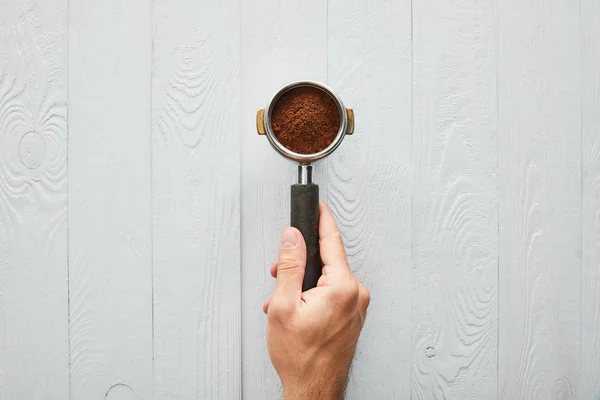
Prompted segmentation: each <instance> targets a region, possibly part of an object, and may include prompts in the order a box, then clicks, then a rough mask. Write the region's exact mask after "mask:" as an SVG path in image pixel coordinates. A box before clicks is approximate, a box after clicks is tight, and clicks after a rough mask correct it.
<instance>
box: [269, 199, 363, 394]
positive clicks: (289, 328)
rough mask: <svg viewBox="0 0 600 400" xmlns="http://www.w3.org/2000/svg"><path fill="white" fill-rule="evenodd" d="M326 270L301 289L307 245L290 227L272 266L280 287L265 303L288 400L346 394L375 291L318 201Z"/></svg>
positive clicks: (276, 362) (273, 353) (275, 359)
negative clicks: (357, 274) (360, 274)
mask: <svg viewBox="0 0 600 400" xmlns="http://www.w3.org/2000/svg"><path fill="white" fill-rule="evenodd" d="M319 237H320V248H321V249H320V250H321V259H322V261H323V265H324V266H323V271H322V272H323V275H322V276H321V278H320V279H319V281H318V283H317V287H316V288H313V289H310V290H307V291H306V292H302V279H303V278H304V268H305V265H306V244H305V242H304V238H303V237H302V234H301V233H300V231H298V230H297V229H296V228H286V229H285V230H284V231H283V234H282V236H281V242H280V249H279V258H278V260H277V262H275V263H274V264H273V265H272V266H271V275H272V276H273V277H274V278H276V283H275V289H274V290H273V294H272V295H271V297H270V298H269V299H268V300H267V301H266V302H265V304H264V305H263V311H264V312H265V313H266V314H267V316H268V325H267V347H268V348H269V356H270V357H271V362H272V363H273V366H274V367H275V370H276V371H277V373H278V374H279V378H280V379H281V384H282V386H283V394H284V398H285V399H286V400H295V399H314V400H321V399H327V400H329V399H336V400H337V399H341V398H343V393H344V389H345V386H346V380H347V378H348V373H349V371H350V365H351V364H352V358H353V357H354V351H355V349H356V343H357V341H358V336H359V335H360V331H361V329H362V326H363V323H364V321H365V317H366V312H367V307H368V305H369V301H370V295H369V292H368V290H367V289H366V288H365V286H364V285H363V284H362V283H361V282H360V281H359V280H358V279H357V278H356V277H355V276H354V275H353V274H352V271H351V270H350V267H349V266H348V260H347V258H346V251H345V250H344V243H343V242H342V236H341V234H340V231H339V230H338V228H337V225H336V223H335V220H334V218H333V214H332V213H331V211H330V210H329V207H327V205H325V203H323V202H320V204H319Z"/></svg>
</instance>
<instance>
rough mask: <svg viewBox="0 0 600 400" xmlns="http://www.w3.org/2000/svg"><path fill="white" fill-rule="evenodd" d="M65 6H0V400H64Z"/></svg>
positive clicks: (55, 1)
mask: <svg viewBox="0 0 600 400" xmlns="http://www.w3.org/2000/svg"><path fill="white" fill-rule="evenodd" d="M66 20H67V9H66V1H64V0H52V1H29V2H16V1H12V2H6V1H4V2H0V399H42V398H43V399H57V400H59V399H65V398H67V397H68V390H69V380H68V377H69V353H68V348H69V345H68V343H69V341H68V291H67V287H68V284H67V282H68V281H67V276H68V270H67V107H66V89H67V88H66V82H65V81H66V68H65V55H66V40H67V34H66V31H67V29H66Z"/></svg>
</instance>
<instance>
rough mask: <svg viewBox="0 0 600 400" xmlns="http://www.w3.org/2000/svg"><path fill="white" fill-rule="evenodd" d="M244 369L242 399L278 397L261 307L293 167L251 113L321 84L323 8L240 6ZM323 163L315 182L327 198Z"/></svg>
mask: <svg viewBox="0 0 600 400" xmlns="http://www.w3.org/2000/svg"><path fill="white" fill-rule="evenodd" d="M241 10H242V31H241V37H242V43H241V57H242V109H241V124H242V125H241V135H242V139H241V143H242V150H241V151H242V161H241V182H242V189H241V190H242V193H241V196H242V208H241V210H242V225H241V226H242V299H243V301H242V368H243V374H242V376H243V385H242V387H243V396H244V398H246V399H276V398H279V397H280V387H279V379H278V377H277V374H276V373H275V370H274V369H273V367H272V366H271V363H270V361H269V355H268V353H267V346H266V342H265V330H266V322H267V319H266V316H265V315H264V314H263V312H262V304H263V302H264V301H265V300H266V299H267V297H268V296H269V295H270V294H271V292H272V290H273V278H271V276H270V275H269V267H270V266H271V264H272V263H273V261H275V259H276V257H277V250H278V246H279V235H280V234H281V231H282V230H283V228H284V227H286V226H288V225H289V223H290V195H289V192H290V185H291V184H293V183H295V179H296V166H295V165H294V164H293V163H291V162H289V161H286V160H284V159H283V158H282V157H281V156H280V155H279V153H277V152H276V151H275V150H273V149H272V148H271V147H270V146H269V143H268V142H267V139H266V137H264V136H258V135H257V134H256V128H255V126H256V125H255V116H256V110H257V109H258V108H259V107H264V106H265V104H266V103H267V101H268V100H269V99H270V97H271V96H272V95H273V94H274V93H275V92H276V91H277V90H278V89H279V88H280V87H281V86H283V85H285V84H287V83H289V82H292V81H296V80H301V79H312V80H318V81H325V80H326V78H327V2H326V1H325V0H308V1H299V0H292V1H290V0H259V1H252V2H250V1H243V2H242V9H241ZM323 165H324V164H323V163H319V164H317V165H316V166H315V169H316V176H315V183H318V184H319V186H320V195H321V198H326V181H325V179H324V174H323V171H324V167H323Z"/></svg>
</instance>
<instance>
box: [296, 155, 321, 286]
mask: <svg viewBox="0 0 600 400" xmlns="http://www.w3.org/2000/svg"><path fill="white" fill-rule="evenodd" d="M291 194H292V196H291V224H290V225H291V226H293V227H294V228H297V229H298V230H299V231H300V233H302V236H304V241H305V242H306V270H305V272H304V280H303V281H302V291H303V292H304V291H306V290H309V289H312V288H314V287H316V286H317V282H318V281H319V278H320V277H321V270H322V264H321V254H320V249H319V186H318V185H315V184H314V183H312V166H311V165H299V166H298V183H297V184H296V185H292V193H291Z"/></svg>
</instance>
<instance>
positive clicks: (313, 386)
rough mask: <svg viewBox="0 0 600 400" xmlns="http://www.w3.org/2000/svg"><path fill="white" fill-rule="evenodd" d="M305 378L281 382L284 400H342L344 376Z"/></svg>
mask: <svg viewBox="0 0 600 400" xmlns="http://www.w3.org/2000/svg"><path fill="white" fill-rule="evenodd" d="M336 375H337V374H332V375H329V374H327V373H326V372H323V373H322V374H320V375H319V376H314V377H306V378H304V379H302V380H297V381H294V382H282V386H283V398H284V400H306V399H311V400H343V398H344V392H345V389H346V377H347V375H346V374H339V375H337V376H336Z"/></svg>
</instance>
